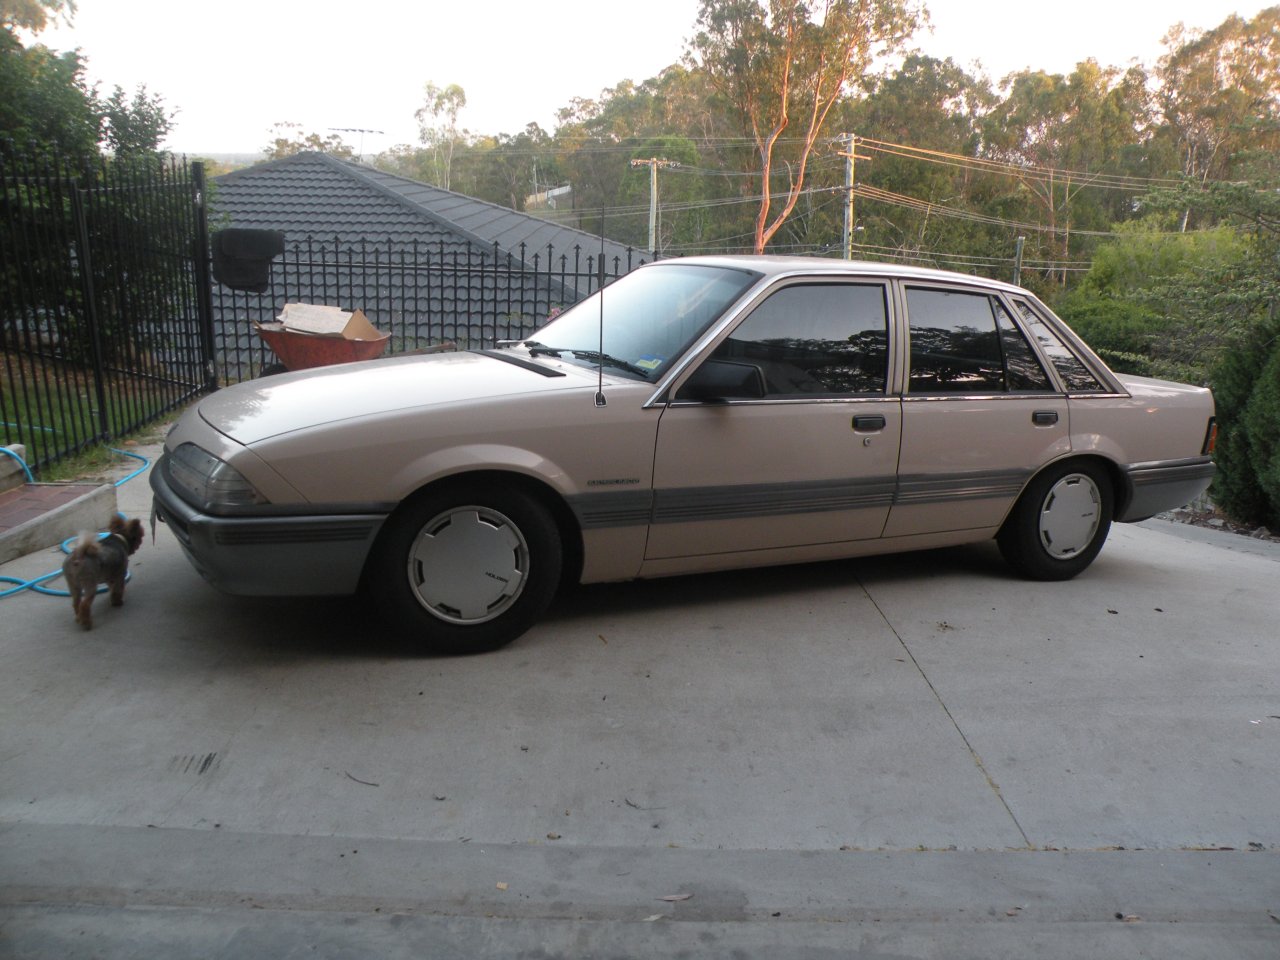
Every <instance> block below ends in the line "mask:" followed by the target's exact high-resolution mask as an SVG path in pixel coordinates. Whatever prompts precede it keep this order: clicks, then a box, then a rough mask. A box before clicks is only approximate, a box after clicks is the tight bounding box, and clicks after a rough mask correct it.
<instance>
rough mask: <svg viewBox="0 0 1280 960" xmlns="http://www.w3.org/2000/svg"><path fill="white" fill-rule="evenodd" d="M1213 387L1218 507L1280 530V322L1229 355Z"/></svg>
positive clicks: (1241, 519)
mask: <svg viewBox="0 0 1280 960" xmlns="http://www.w3.org/2000/svg"><path fill="white" fill-rule="evenodd" d="M1212 382H1213V394H1214V401H1215V403H1216V405H1217V417H1218V445H1217V452H1216V453H1215V455H1214V459H1215V460H1216V461H1217V463H1218V475H1217V477H1216V478H1215V479H1214V481H1213V489H1212V491H1211V494H1212V496H1213V499H1214V502H1215V503H1217V504H1218V506H1220V507H1221V508H1222V509H1223V510H1224V511H1225V512H1226V513H1227V515H1228V516H1230V517H1231V518H1232V519H1233V520H1236V521H1237V522H1239V523H1243V524H1248V525H1250V526H1258V525H1262V526H1267V527H1269V528H1271V529H1273V530H1275V529H1280V322H1277V321H1272V322H1270V323H1266V324H1263V325H1261V326H1260V327H1258V328H1257V329H1256V330H1255V332H1254V333H1253V335H1252V336H1250V337H1248V338H1247V339H1246V340H1245V341H1243V342H1241V343H1239V344H1237V345H1235V346H1233V347H1231V348H1230V349H1228V350H1227V351H1226V353H1225V354H1224V355H1223V357H1222V359H1221V360H1220V361H1219V362H1218V364H1217V365H1216V366H1215V368H1214V371H1213V381H1212Z"/></svg>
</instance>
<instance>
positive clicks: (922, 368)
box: [907, 287, 1053, 394]
mask: <svg viewBox="0 0 1280 960" xmlns="http://www.w3.org/2000/svg"><path fill="white" fill-rule="evenodd" d="M907 323H908V328H909V330H910V334H911V368H910V373H909V375H908V381H907V382H908V387H909V392H911V393H917V394H918V393H970V394H972V393H981V394H990V393H1005V392H1020V391H1033V392H1044V391H1046V390H1052V389H1053V387H1052V385H1051V384H1050V381H1049V377H1048V375H1047V374H1046V373H1045V371H1044V368H1043V366H1041V364H1040V361H1039V360H1038V359H1037V357H1036V355H1035V351H1034V350H1032V349H1031V345H1030V344H1029V343H1028V342H1027V339H1026V337H1024V336H1023V334H1022V331H1021V330H1019V329H1018V325H1017V324H1016V323H1014V321H1013V318H1012V317H1010V316H1009V313H1008V311H1007V310H1005V308H1004V307H1003V306H1002V305H1001V303H1000V301H999V300H997V299H996V298H995V297H992V296H990V295H988V294H984V293H972V292H968V291H959V290H940V289H934V288H926V287H908V288H907Z"/></svg>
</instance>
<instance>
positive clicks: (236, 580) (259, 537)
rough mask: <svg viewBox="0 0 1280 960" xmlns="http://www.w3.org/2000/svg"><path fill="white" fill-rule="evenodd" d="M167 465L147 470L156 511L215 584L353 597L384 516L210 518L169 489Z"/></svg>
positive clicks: (241, 590) (265, 592) (255, 592)
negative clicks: (351, 595) (165, 467)
mask: <svg viewBox="0 0 1280 960" xmlns="http://www.w3.org/2000/svg"><path fill="white" fill-rule="evenodd" d="M164 466H165V464H164V459H163V458H162V459H161V461H160V462H159V463H157V464H156V465H155V467H154V468H153V469H152V471H151V490H152V493H153V494H154V498H153V500H152V510H153V514H154V516H156V517H158V518H159V519H160V520H161V521H163V522H164V524H165V525H166V526H167V527H168V528H169V529H170V530H172V531H173V535H174V537H176V538H177V541H178V543H179V544H180V545H181V547H182V549H183V552H185V553H186V555H187V559H189V560H190V561H191V564H192V566H194V567H195V568H196V570H197V571H198V572H199V573H200V575H201V576H202V577H204V578H205V579H206V580H208V581H209V582H210V583H211V584H213V586H215V587H217V588H218V589H220V590H223V591H225V592H227V593H232V594H239V595H244V596H275V597H279V596H341V595H345V594H351V593H355V592H356V589H357V587H358V586H359V584H360V575H361V572H362V571H363V570H364V564H365V560H366V559H367V558H368V556H369V551H370V549H372V547H373V542H374V539H375V538H376V537H377V535H378V531H379V530H380V529H381V528H382V524H383V522H384V521H385V520H386V518H387V514H385V513H367V514H365V513H351V514H343V513H335V514H332V515H330V514H325V515H292V514H291V515H288V516H270V515H262V516H252V517H243V516H241V517H216V516H210V515H208V514H206V513H201V512H200V511H198V510H196V509H194V508H193V507H191V506H190V505H189V504H188V503H187V502H186V501H184V500H183V499H182V498H181V497H179V496H178V494H177V493H176V492H174V490H173V488H172V487H171V486H170V485H169V482H168V479H167V471H166V470H165V469H164Z"/></svg>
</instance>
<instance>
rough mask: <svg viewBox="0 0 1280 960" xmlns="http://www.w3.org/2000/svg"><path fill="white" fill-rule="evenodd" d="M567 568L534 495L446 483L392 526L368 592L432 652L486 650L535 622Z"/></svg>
mask: <svg viewBox="0 0 1280 960" xmlns="http://www.w3.org/2000/svg"><path fill="white" fill-rule="evenodd" d="M562 563H563V561H562V550H561V544H560V534H559V530H558V529H557V527H556V524H555V521H554V520H553V519H552V517H551V514H550V513H549V512H548V511H547V509H546V508H545V507H543V505H542V504H541V503H539V502H538V501H537V500H536V499H534V498H533V497H531V496H529V495H527V494H525V493H524V492H522V491H520V490H515V489H508V488H506V487H505V486H503V485H499V484H493V483H484V484H477V485H475V486H471V487H466V488H464V487H461V486H450V487H448V488H443V489H441V490H439V491H435V492H431V493H428V494H427V495H425V496H423V497H421V498H419V499H417V500H414V501H412V502H410V503H408V504H406V505H405V506H404V507H403V508H401V510H399V511H398V512H397V513H395V514H394V515H392V516H391V517H390V518H389V519H388V520H387V527H386V528H385V529H384V532H383V535H382V536H381V538H380V539H379V541H378V544H377V546H376V547H375V548H374V554H373V557H372V558H371V561H370V569H369V574H370V576H369V589H370V593H371V594H372V595H373V597H374V600H375V601H376V602H377V604H378V607H379V610H380V612H382V613H383V614H384V615H386V616H387V617H388V619H390V620H391V621H392V622H393V623H394V624H396V625H397V626H399V627H400V628H401V629H402V630H403V631H404V632H405V633H406V634H407V635H408V636H410V637H411V638H412V639H413V641H414V642H415V643H416V644H418V645H420V646H421V647H423V648H424V649H425V650H426V651H428V652H431V653H446V654H466V653H481V652H484V651H486V650H494V649H496V648H498V647H501V646H503V645H504V644H507V643H510V642H511V641H512V640H514V639H515V638H516V637H518V636H520V634H522V633H524V632H525V630H527V629H528V628H529V627H530V626H532V625H533V623H534V621H535V620H537V618H538V617H539V616H540V615H541V614H542V613H543V612H544V611H545V610H546V608H547V605H548V604H549V603H550V602H551V599H552V597H553V596H554V594H555V590H556V586H557V584H558V583H559V579H560V570H561V566H562Z"/></svg>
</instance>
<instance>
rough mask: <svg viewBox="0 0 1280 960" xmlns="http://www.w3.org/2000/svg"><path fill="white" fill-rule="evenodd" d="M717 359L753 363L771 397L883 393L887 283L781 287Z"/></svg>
mask: <svg viewBox="0 0 1280 960" xmlns="http://www.w3.org/2000/svg"><path fill="white" fill-rule="evenodd" d="M714 359H717V360H726V361H732V362H735V363H749V364H753V365H755V366H757V367H758V368H759V369H760V372H761V374H762V375H763V377H764V382H765V395H766V397H767V398H770V399H772V398H796V397H818V396H845V395H849V394H883V393H884V392H885V385H886V382H887V371H888V360H889V336H888V310H887V309H886V307H885V290H884V287H883V286H881V285H879V284H854V283H803V284H792V285H790V286H786V287H783V288H782V289H781V290H778V291H777V292H776V293H773V294H771V295H770V296H769V297H768V299H766V300H765V301H764V302H763V303H761V304H760V305H759V306H758V307H756V308H755V309H754V310H752V311H751V314H750V315H749V316H748V317H747V318H746V319H745V320H743V322H742V323H741V324H739V325H738V327H737V329H736V330H734V331H733V333H732V334H731V335H730V336H729V338H728V339H727V340H725V341H724V342H723V343H722V344H720V346H719V347H718V348H717V349H716V352H715V354H714Z"/></svg>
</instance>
